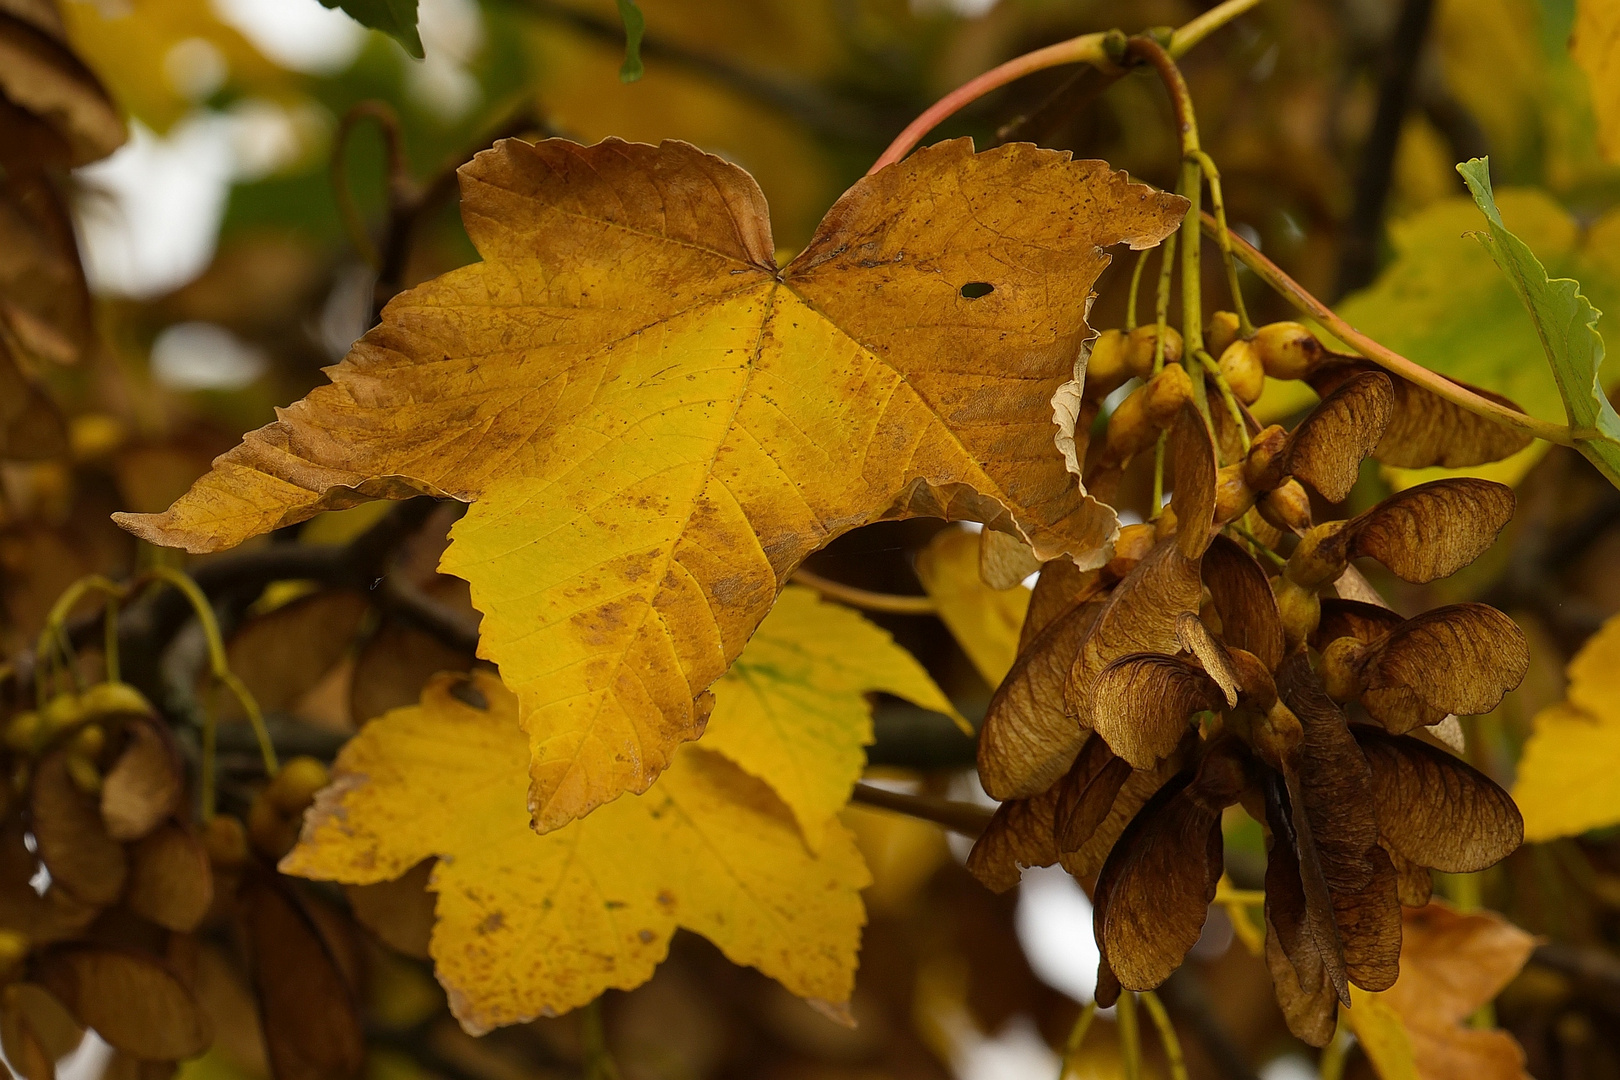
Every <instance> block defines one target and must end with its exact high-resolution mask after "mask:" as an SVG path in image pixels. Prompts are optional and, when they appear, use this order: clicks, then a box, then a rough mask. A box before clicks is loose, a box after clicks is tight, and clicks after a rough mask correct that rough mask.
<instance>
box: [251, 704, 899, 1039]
mask: <svg viewBox="0 0 1620 1080" xmlns="http://www.w3.org/2000/svg"><path fill="white" fill-rule="evenodd" d="M469 702H470V703H469ZM517 717H518V707H517V699H516V698H515V697H514V696H513V695H512V693H511V692H510V691H508V690H507V689H506V688H505V687H503V686H502V685H501V683H500V681H499V680H498V679H496V678H495V677H493V676H491V675H487V674H483V673H477V674H474V675H473V676H471V678H470V679H464V678H463V677H460V676H450V675H445V676H440V677H438V678H437V679H435V680H434V681H433V682H432V683H431V684H430V685H429V686H428V688H427V690H426V691H424V692H423V695H422V701H421V704H419V705H416V706H412V707H409V708H404V709H398V710H395V711H394V712H392V713H389V714H387V715H386V716H383V717H381V718H380V719H377V720H375V721H373V722H372V723H370V724H368V725H367V726H366V727H365V728H364V729H363V730H362V731H361V732H360V734H359V735H357V736H355V738H354V739H353V740H352V741H350V742H349V744H348V745H347V746H346V747H345V748H344V749H343V752H342V753H341V754H340V755H339V756H338V760H337V764H336V766H335V767H334V776H335V782H334V783H333V785H332V786H331V787H329V788H328V789H326V791H324V792H323V793H322V794H321V795H320V797H319V798H318V799H317V801H316V804H315V806H314V808H312V809H311V811H310V812H309V815H308V817H307V818H306V821H305V825H304V835H303V838H302V840H301V841H300V842H299V844H298V846H297V847H296V848H294V849H293V851H292V852H291V854H289V855H288V856H287V857H286V858H285V859H283V860H282V863H281V869H282V870H283V871H284V872H286V873H290V874H298V875H301V876H304V877H311V878H317V879H322V880H335V881H342V882H347V883H354V884H365V883H371V882H378V881H385V880H388V879H390V878H394V877H398V876H400V875H401V874H403V873H405V872H406V871H407V870H409V869H410V868H411V867H412V866H414V865H415V864H416V863H418V862H419V861H421V860H422V859H424V858H427V857H430V856H438V857H439V863H438V866H437V867H436V868H435V870H434V872H433V878H432V883H431V886H430V887H431V888H432V889H433V890H434V891H435V892H437V893H438V904H437V909H436V916H437V921H436V923H435V926H434V930H433V937H432V943H431V946H430V949H431V952H432V955H433V959H434V963H435V969H436V972H437V975H438V977H439V981H440V982H441V983H443V984H444V987H445V990H446V992H447V993H448V994H449V999H450V1007H451V1009H452V1011H453V1012H454V1013H455V1015H456V1017H457V1018H458V1019H459V1020H460V1021H461V1022H462V1024H463V1026H465V1027H466V1028H467V1029H468V1030H469V1031H472V1032H475V1033H477V1032H482V1031H486V1030H488V1029H490V1028H493V1027H496V1026H498V1025H501V1024H511V1023H516V1022H519V1021H521V1020H525V1019H528V1018H531V1017H535V1016H539V1015H544V1014H552V1013H559V1012H563V1011H566V1010H568V1009H572V1008H575V1007H577V1006H580V1005H583V1004H585V1003H587V1002H589V1001H591V1000H592V999H594V998H595V997H596V996H597V995H598V994H600V993H601V992H602V991H603V990H605V989H608V988H619V989H629V988H631V987H634V986H638V985H640V984H641V983H643V982H645V981H646V980H647V979H648V978H649V977H651V975H652V973H653V969H654V968H655V967H656V966H657V965H658V963H659V961H661V960H662V959H663V957H664V955H665V953H666V951H667V950H668V947H669V939H670V935H671V934H673V933H674V931H675V929H676V928H677V927H685V928H687V929H690V930H695V931H697V932H698V933H701V934H703V935H704V936H705V937H707V938H709V940H711V941H713V942H714V943H715V944H716V945H717V946H719V947H720V950H721V951H722V952H724V953H725V954H726V956H727V957H729V958H730V959H731V960H733V961H735V962H736V963H739V964H749V965H752V966H754V967H757V968H759V969H760V970H761V971H763V972H765V973H766V974H767V975H770V976H771V977H772V978H775V979H776V980H778V981H779V982H781V983H782V984H783V985H784V986H786V987H787V988H788V989H789V990H791V991H793V992H794V993H796V994H799V995H801V996H803V997H807V998H811V999H816V1000H821V1001H825V1002H828V1003H831V1004H833V1005H835V1006H836V1005H840V1004H842V1003H843V1002H845V1001H847V1000H848V998H849V993H850V990H851V987H852V986H853V983H854V974H855V954H856V949H857V948H858V946H859V942H860V930H861V926H862V924H863V923H864V922H865V915H864V913H863V911H862V907H861V900H860V889H861V888H862V887H864V886H865V885H866V883H867V881H868V875H867V872H866V868H865V866H864V864H863V863H862V862H861V857H860V854H859V852H858V851H857V850H856V848H855V843H854V840H853V838H852V837H851V836H850V834H849V833H848V831H846V830H845V829H844V828H843V827H842V826H840V825H838V824H836V823H832V824H829V825H828V826H827V827H826V831H825V835H824V836H823V840H822V846H821V851H820V852H819V854H815V855H812V854H811V853H810V852H808V851H807V850H806V849H805V846H804V844H803V842H802V841H801V839H800V836H799V832H798V829H797V828H796V827H795V825H794V822H793V818H792V816H791V815H790V814H789V813H788V811H787V809H786V808H785V807H784V806H783V805H782V804H781V802H780V800H778V799H777V798H776V797H775V796H774V795H773V794H772V793H771V791H770V789H769V788H767V787H766V786H765V785H764V784H762V783H760V782H759V781H757V780H755V779H753V778H751V777H749V776H748V775H747V774H745V773H744V772H742V770H740V769H739V768H737V766H735V765H733V764H732V763H731V762H729V761H727V760H726V759H725V758H723V757H721V756H719V755H717V754H714V753H711V752H709V751H707V750H703V749H700V748H698V747H695V746H689V747H685V748H683V749H682V750H681V751H680V752H679V753H678V754H677V755H676V756H675V760H674V762H673V763H672V764H671V766H670V768H669V770H668V771H667V772H666V773H665V774H664V776H663V778H662V779H660V780H659V782H658V784H657V786H656V787H654V788H653V789H652V790H651V791H649V792H647V793H646V794H645V795H642V796H640V797H637V798H627V799H620V800H619V801H617V802H615V803H613V804H612V805H610V806H606V807H603V808H602V809H601V810H598V811H597V812H596V813H594V814H592V815H591V816H590V817H588V818H586V819H585V820H583V821H578V822H575V823H574V824H572V825H570V826H568V827H567V828H565V829H561V830H558V831H556V832H553V833H550V834H548V835H545V836H536V835H535V834H534V833H533V832H532V831H531V830H530V828H529V822H528V815H527V814H526V813H525V812H524V802H525V794H526V792H525V788H526V784H525V779H524V778H525V773H526V769H525V764H526V759H527V756H528V743H527V740H526V739H525V737H524V735H523V732H522V730H521V728H519V726H518V722H517Z"/></svg>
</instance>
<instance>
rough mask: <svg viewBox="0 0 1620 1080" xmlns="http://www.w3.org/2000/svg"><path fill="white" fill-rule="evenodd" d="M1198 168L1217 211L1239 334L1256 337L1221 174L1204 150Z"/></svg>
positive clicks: (1217, 240) (1200, 154)
mask: <svg viewBox="0 0 1620 1080" xmlns="http://www.w3.org/2000/svg"><path fill="white" fill-rule="evenodd" d="M1198 167H1199V168H1200V169H1201V170H1202V171H1203V173H1204V179H1205V180H1206V181H1208V183H1209V205H1210V207H1211V208H1212V209H1213V210H1214V211H1215V220H1216V221H1217V222H1218V223H1219V224H1220V232H1219V234H1218V235H1217V236H1216V237H1215V242H1216V243H1218V244H1219V245H1220V247H1221V261H1222V262H1224V263H1225V264H1226V286H1227V288H1228V289H1229V290H1231V293H1232V310H1233V311H1235V312H1236V313H1237V318H1238V333H1239V334H1240V335H1242V336H1243V337H1244V338H1252V337H1254V323H1252V322H1250V321H1249V309H1248V308H1247V307H1246V306H1245V305H1244V303H1243V287H1242V285H1241V284H1240V283H1239V282H1238V269H1237V256H1235V255H1233V254H1232V231H1231V230H1230V229H1228V228H1227V227H1226V200H1225V198H1224V197H1223V196H1222V195H1221V172H1220V170H1219V169H1217V168H1216V167H1215V160H1214V159H1213V158H1211V157H1210V156H1209V155H1208V154H1206V153H1204V152H1203V151H1202V150H1200V151H1198Z"/></svg>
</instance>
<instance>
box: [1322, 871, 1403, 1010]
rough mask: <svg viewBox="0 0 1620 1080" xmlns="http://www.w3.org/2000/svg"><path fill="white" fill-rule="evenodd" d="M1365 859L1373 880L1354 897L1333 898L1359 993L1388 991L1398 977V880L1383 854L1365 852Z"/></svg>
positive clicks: (1339, 894) (1348, 969) (1346, 964)
mask: <svg viewBox="0 0 1620 1080" xmlns="http://www.w3.org/2000/svg"><path fill="white" fill-rule="evenodd" d="M1366 859H1367V863H1368V865H1370V866H1371V867H1372V877H1371V878H1369V879H1368V881H1367V884H1366V885H1364V886H1363V887H1362V888H1360V889H1357V890H1356V891H1355V892H1336V893H1334V894H1333V921H1334V922H1335V923H1337V924H1338V927H1339V939H1340V940H1341V941H1342V942H1343V943H1344V970H1345V974H1346V975H1348V976H1349V977H1350V981H1351V982H1353V983H1355V984H1356V985H1357V986H1359V987H1361V988H1362V989H1363V990H1372V991H1379V990H1388V989H1389V988H1390V987H1391V986H1394V985H1395V979H1396V977H1397V976H1399V975H1400V972H1401V969H1400V960H1401V902H1400V891H1399V877H1398V876H1397V874H1396V871H1395V864H1394V863H1393V862H1392V861H1391V860H1390V857H1389V853H1388V852H1386V851H1385V850H1384V849H1383V848H1381V847H1378V846H1377V845H1374V846H1373V847H1371V848H1368V849H1367V852H1366Z"/></svg>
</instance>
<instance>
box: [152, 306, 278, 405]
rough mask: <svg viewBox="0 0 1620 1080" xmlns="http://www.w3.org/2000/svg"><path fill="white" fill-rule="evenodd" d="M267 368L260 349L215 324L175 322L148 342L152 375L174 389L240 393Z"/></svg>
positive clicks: (264, 357)
mask: <svg viewBox="0 0 1620 1080" xmlns="http://www.w3.org/2000/svg"><path fill="white" fill-rule="evenodd" d="M268 366H269V358H268V357H266V356H265V354H264V351H263V350H262V349H259V348H258V347H256V346H254V345H250V344H248V343H247V342H245V341H243V340H242V339H241V338H239V337H237V336H236V335H235V334H233V333H231V332H230V331H229V330H227V329H226V328H225V327H223V326H219V325H217V324H215V323H205V322H188V323H176V324H174V325H173V326H170V327H166V328H165V329H164V330H163V332H162V333H160V334H159V335H158V336H157V340H156V341H154V342H152V374H153V376H154V377H155V378H156V379H157V381H158V382H160V383H162V384H163V385H164V386H167V387H170V388H171V389H174V390H240V389H241V388H242V387H244V386H247V385H248V384H249V383H251V382H253V380H255V379H257V378H258V377H259V376H260V375H263V374H264V371H265V368H266V367H268Z"/></svg>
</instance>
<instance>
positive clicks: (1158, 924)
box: [1093, 781, 1221, 990]
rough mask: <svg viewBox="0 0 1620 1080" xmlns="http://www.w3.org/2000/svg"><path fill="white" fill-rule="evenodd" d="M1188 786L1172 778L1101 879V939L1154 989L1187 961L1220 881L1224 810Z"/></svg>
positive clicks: (1119, 973)
mask: <svg viewBox="0 0 1620 1080" xmlns="http://www.w3.org/2000/svg"><path fill="white" fill-rule="evenodd" d="M1187 788H1188V785H1187V784H1186V783H1185V782H1182V783H1179V784H1178V783H1176V782H1174V781H1172V783H1171V784H1169V785H1166V786H1165V788H1164V789H1162V790H1161V791H1160V792H1159V794H1158V795H1156V796H1155V797H1154V798H1153V799H1152V800H1151V801H1150V802H1149V803H1148V804H1147V806H1145V807H1143V808H1142V811H1141V812H1140V813H1139V814H1137V816H1136V819H1135V820H1134V821H1132V822H1131V824H1130V827H1129V828H1127V829H1126V830H1125V833H1124V835H1123V836H1121V837H1120V838H1119V841H1118V842H1117V843H1116V844H1115V845H1114V851H1113V853H1112V854H1111V855H1109V856H1108V861H1107V862H1106V863H1104V864H1103V869H1102V873H1101V875H1100V876H1099V877H1098V879H1097V891H1096V896H1097V900H1096V906H1095V909H1094V914H1093V918H1094V925H1095V928H1096V933H1097V944H1098V946H1099V948H1100V949H1101V951H1102V953H1103V955H1104V956H1105V957H1106V958H1107V962H1108V965H1109V967H1110V968H1111V969H1112V970H1113V972H1114V974H1115V976H1116V977H1117V978H1118V979H1119V982H1120V985H1121V986H1123V987H1124V988H1126V989H1129V990H1151V989H1153V988H1154V987H1156V986H1158V985H1159V984H1161V983H1163V982H1164V980H1165V979H1167V978H1169V977H1170V973H1171V972H1173V971H1174V970H1175V969H1176V968H1177V967H1179V966H1180V965H1181V961H1182V960H1183V959H1184V958H1185V957H1186V955H1187V951H1188V950H1189V949H1191V948H1192V947H1193V945H1195V944H1197V942H1198V935H1199V934H1200V933H1201V932H1202V931H1203V927H1204V918H1205V916H1206V915H1207V914H1208V912H1209V905H1210V902H1211V901H1213V900H1214V898H1215V886H1216V884H1217V883H1218V882H1219V881H1220V877H1221V831H1220V814H1219V812H1218V811H1216V810H1212V809H1210V808H1209V807H1207V806H1204V805H1202V804H1201V803H1200V802H1198V801H1197V800H1195V799H1193V798H1192V797H1190V796H1189V795H1188V794H1187Z"/></svg>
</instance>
